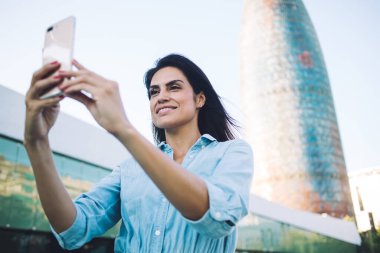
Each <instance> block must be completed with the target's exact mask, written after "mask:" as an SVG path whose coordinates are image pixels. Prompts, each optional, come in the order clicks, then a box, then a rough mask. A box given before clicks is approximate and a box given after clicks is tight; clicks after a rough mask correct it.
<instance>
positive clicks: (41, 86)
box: [30, 76, 63, 98]
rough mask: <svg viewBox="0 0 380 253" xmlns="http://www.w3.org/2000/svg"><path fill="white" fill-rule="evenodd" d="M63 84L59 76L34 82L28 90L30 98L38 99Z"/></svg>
mask: <svg viewBox="0 0 380 253" xmlns="http://www.w3.org/2000/svg"><path fill="white" fill-rule="evenodd" d="M62 82H63V78H62V77H61V76H52V77H49V78H46V79H42V80H39V81H36V82H35V83H34V85H33V87H31V89H30V96H31V97H32V98H39V97H40V96H41V95H42V94H44V93H45V92H47V91H49V90H50V89H53V88H54V87H56V86H58V85H59V84H61V83H62Z"/></svg>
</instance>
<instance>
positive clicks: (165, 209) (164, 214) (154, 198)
mask: <svg viewBox="0 0 380 253" xmlns="http://www.w3.org/2000/svg"><path fill="white" fill-rule="evenodd" d="M159 148H160V149H161V150H162V151H163V152H165V153H166V154H167V155H168V156H169V157H171V158H172V159H173V149H172V148H171V147H170V146H169V145H168V144H165V143H161V144H160V145H159ZM182 166H183V167H184V168H185V169H187V170H189V171H191V172H192V173H194V174H196V175H197V176H199V177H200V178H202V179H203V180H204V181H205V183H206V185H207V188H208V194H209V201H210V208H209V210H208V211H207V212H206V213H205V214H204V215H203V217H202V218H200V219H199V220H196V221H193V220H189V219H186V218H185V217H183V216H182V215H181V213H180V212H179V211H177V210H176V209H175V207H173V205H171V204H170V202H169V201H168V200H167V199H166V198H165V196H164V195H163V194H162V193H161V192H160V190H159V189H158V188H157V186H156V185H155V184H154V183H153V182H152V180H151V179H150V178H149V177H148V176H147V174H146V173H145V172H144V170H143V169H142V168H141V167H140V165H139V164H138V163H137V162H136V161H135V160H134V159H133V158H131V159H129V160H127V161H125V162H124V163H122V164H121V165H120V166H119V167H118V168H116V169H114V170H113V172H112V173H111V174H110V175H108V176H106V177H105V178H103V179H102V180H101V181H100V182H99V183H98V184H97V185H96V186H95V187H94V188H93V189H92V190H91V191H90V192H88V193H85V194H82V195H80V196H79V197H78V198H76V200H75V201H74V203H75V206H76V209H77V215H76V219H75V221H74V223H73V224H72V226H71V227H70V228H68V229H67V230H66V231H64V232H62V233H60V234H57V233H55V232H54V231H53V233H54V235H55V236H56V238H57V239H58V241H59V244H60V245H61V246H62V247H63V248H66V249H75V248H78V247H80V246H82V245H83V244H85V243H86V242H88V241H90V240H91V239H92V238H94V237H96V236H101V235H102V234H103V233H104V232H106V231H107V230H108V229H109V228H111V227H112V226H113V225H115V224H116V223H117V222H118V221H119V220H120V219H121V227H120V232H119V234H118V236H117V237H116V239H115V252H149V253H151V252H170V253H172V252H176V253H179V252H200V253H207V252H212V253H215V252H234V251H235V248H236V243H237V231H236V223H237V222H238V221H239V220H240V219H241V218H242V217H244V216H245V215H246V214H247V213H248V199H249V191H250V185H251V179H252V173H253V158H252V151H251V148H250V146H249V145H248V144H247V143H246V142H244V141H243V140H231V141H226V142H218V141H216V140H215V139H214V138H213V137H212V136H210V135H207V134H206V135H203V136H202V137H200V138H199V140H198V141H197V142H196V143H195V144H194V145H193V146H192V147H191V149H190V150H189V151H188V153H187V154H186V156H185V158H184V160H183V163H182Z"/></svg>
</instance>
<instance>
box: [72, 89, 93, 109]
mask: <svg viewBox="0 0 380 253" xmlns="http://www.w3.org/2000/svg"><path fill="white" fill-rule="evenodd" d="M66 96H67V97H69V98H72V99H75V100H77V101H79V102H81V103H82V104H84V105H85V106H86V107H88V106H89V105H90V104H92V103H94V100H93V99H91V98H89V97H88V96H86V95H84V94H83V93H81V92H72V93H70V94H67V95H66Z"/></svg>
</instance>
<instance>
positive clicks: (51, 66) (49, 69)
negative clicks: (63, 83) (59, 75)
mask: <svg viewBox="0 0 380 253" xmlns="http://www.w3.org/2000/svg"><path fill="white" fill-rule="evenodd" d="M60 67H61V64H60V63H59V62H57V61H55V62H52V63H48V64H45V65H44V66H42V68H40V69H39V70H37V71H36V72H34V73H33V77H32V82H31V86H33V85H34V83H35V82H37V81H38V80H40V79H43V78H46V77H48V76H49V75H52V74H53V73H54V72H55V71H57V70H58V69H59V68H60Z"/></svg>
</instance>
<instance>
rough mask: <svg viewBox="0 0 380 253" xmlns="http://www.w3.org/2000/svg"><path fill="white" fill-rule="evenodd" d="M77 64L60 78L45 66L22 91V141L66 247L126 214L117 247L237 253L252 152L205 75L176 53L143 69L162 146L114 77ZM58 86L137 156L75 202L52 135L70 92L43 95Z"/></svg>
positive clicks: (98, 232)
mask: <svg viewBox="0 0 380 253" xmlns="http://www.w3.org/2000/svg"><path fill="white" fill-rule="evenodd" d="M73 64H74V66H75V67H76V68H77V71H66V72H62V71H60V72H58V73H59V74H58V76H57V75H55V74H54V73H55V72H56V71H57V70H58V69H59V67H60V64H59V63H57V62H54V63H51V64H48V65H45V66H43V67H42V68H41V69H40V70H38V71H36V72H35V73H34V75H33V79H32V84H31V87H30V89H29V91H28V93H27V95H26V106H27V111H26V121H25V122H26V123H25V141H24V142H25V147H26V149H27V152H28V155H29V158H30V160H31V163H32V167H33V170H34V174H35V178H36V183H37V189H38V192H39V196H40V199H41V203H42V206H43V208H44V211H45V213H46V216H47V217H48V219H49V222H50V224H51V226H52V228H53V233H54V234H55V236H56V238H57V239H58V241H59V243H60V245H61V246H62V247H64V248H67V249H74V248H78V247H80V246H82V245H83V244H85V243H86V242H88V241H89V240H91V239H92V238H93V237H95V236H100V235H102V234H103V233H104V232H105V231H107V230H108V229H109V228H111V227H112V226H113V225H115V223H117V222H118V221H119V220H120V219H121V227H120V232H119V234H118V236H117V238H116V239H115V252H202V253H204V252H234V251H235V247H236V235H237V234H236V223H237V222H238V221H239V220H240V219H241V218H242V217H243V216H245V215H246V214H247V211H248V198H249V188H250V183H251V175H252V170H253V164H252V152H251V149H250V147H249V145H247V144H246V143H245V142H244V141H242V140H234V139H233V138H234V136H233V133H232V132H231V127H232V126H234V124H233V121H232V119H231V117H230V116H229V115H228V114H227V113H226V111H225V110H224V108H223V106H222V104H221V102H220V100H219V97H218V95H217V94H216V92H215V91H214V89H213V88H212V86H211V83H210V82H209V80H208V79H207V77H206V75H205V74H204V73H203V71H202V70H201V69H200V68H199V67H198V66H196V65H195V64H194V63H193V62H191V61H190V60H189V59H187V58H185V57H183V56H180V55H174V54H173V55H168V56H166V57H164V58H162V59H160V60H159V61H158V62H157V64H156V67H154V68H152V69H150V70H149V71H148V72H147V73H146V76H145V85H146V87H147V90H148V97H149V100H150V110H151V116H152V122H153V132H154V134H155V138H156V141H157V144H158V147H156V146H154V145H152V144H151V143H150V142H149V141H147V140H146V139H145V138H144V137H143V136H142V135H141V134H140V133H139V132H138V131H137V130H136V129H135V128H134V127H133V125H132V124H131V123H130V121H129V120H128V118H127V116H126V114H125V112H124V109H123V104H122V101H121V98H120V95H119V91H118V85H117V83H116V82H113V81H110V80H107V79H105V78H103V77H101V76H99V75H97V74H95V73H93V72H91V71H89V70H87V69H86V68H85V67H83V66H82V65H81V64H79V63H78V62H76V61H73ZM64 78H70V80H69V81H67V82H64V83H63V82H62V81H63V79H64ZM57 85H58V86H59V87H60V89H61V90H63V91H64V95H65V96H67V97H70V98H73V99H75V100H77V101H79V102H81V103H83V104H84V105H85V106H86V107H87V108H88V110H89V111H90V112H91V114H92V115H93V117H94V118H95V120H96V121H97V122H98V123H99V124H100V125H101V126H102V127H103V128H104V129H106V130H107V131H108V132H110V133H111V134H112V135H114V136H115V137H116V138H117V139H118V140H119V141H120V142H121V143H122V144H123V145H124V146H125V148H126V149H127V150H128V151H129V152H130V154H131V155H132V158H131V159H129V160H127V161H125V162H124V163H122V164H121V165H120V166H119V167H118V168H116V169H114V170H113V172H112V173H111V174H110V175H108V176H107V177H105V178H104V179H103V180H101V181H100V182H99V183H98V184H97V185H96V186H95V187H94V188H93V189H92V190H91V191H90V192H88V193H85V194H82V195H81V196H79V197H78V198H76V200H75V201H74V202H73V201H72V200H71V199H70V197H69V195H68V194H67V191H66V190H65V187H64V185H63V183H62V181H61V180H60V178H59V175H58V174H57V171H56V169H55V165H54V162H53V159H52V155H51V149H50V147H49V141H48V132H49V130H50V129H51V127H52V126H53V124H54V122H55V119H56V117H57V115H58V111H59V102H60V101H61V100H62V99H64V97H63V96H61V97H56V98H49V99H46V100H40V99H39V97H40V95H41V94H43V93H44V92H45V91H46V90H47V89H49V88H51V87H54V86H57ZM81 91H86V92H87V93H89V94H91V96H90V97H89V96H86V95H85V94H84V93H81Z"/></svg>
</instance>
